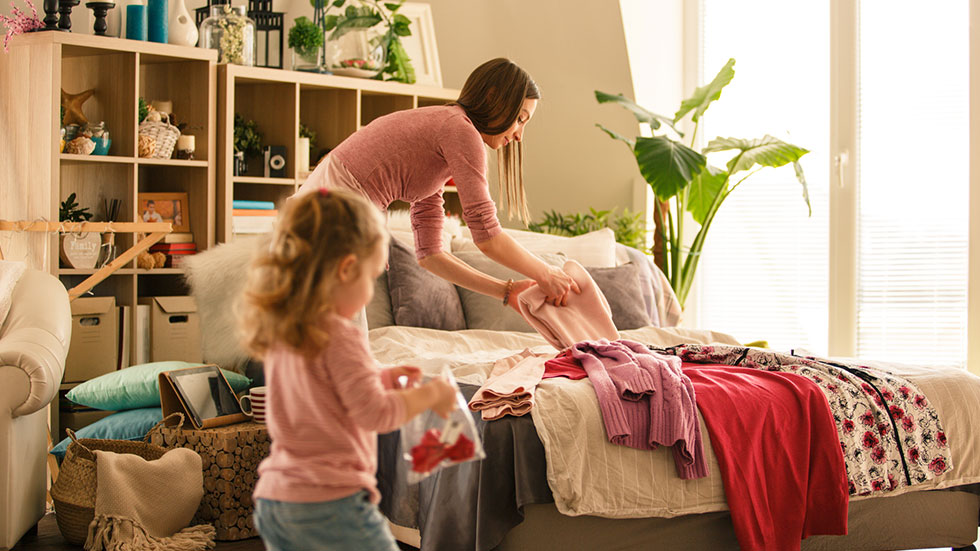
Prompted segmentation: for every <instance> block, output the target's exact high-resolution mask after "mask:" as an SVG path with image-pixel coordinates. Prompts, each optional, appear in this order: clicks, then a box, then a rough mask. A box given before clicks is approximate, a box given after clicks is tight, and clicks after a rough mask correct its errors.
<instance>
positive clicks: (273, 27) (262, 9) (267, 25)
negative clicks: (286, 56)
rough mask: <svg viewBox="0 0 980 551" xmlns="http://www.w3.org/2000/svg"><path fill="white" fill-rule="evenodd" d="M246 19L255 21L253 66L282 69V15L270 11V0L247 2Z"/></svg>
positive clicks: (249, 0)
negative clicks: (255, 49)
mask: <svg viewBox="0 0 980 551" xmlns="http://www.w3.org/2000/svg"><path fill="white" fill-rule="evenodd" d="M248 17H249V18H251V19H252V20H253V21H255V42H256V44H257V45H258V50H257V51H256V58H255V66H256V67H271V68H274V69H282V20H283V13H282V12H277V11H272V0H248Z"/></svg>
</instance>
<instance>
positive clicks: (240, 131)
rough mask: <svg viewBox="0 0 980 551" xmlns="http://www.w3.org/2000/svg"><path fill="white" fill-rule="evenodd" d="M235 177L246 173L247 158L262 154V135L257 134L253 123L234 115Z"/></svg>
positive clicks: (236, 114)
mask: <svg viewBox="0 0 980 551" xmlns="http://www.w3.org/2000/svg"><path fill="white" fill-rule="evenodd" d="M234 148H235V165H234V174H235V176H241V175H243V174H245V173H246V172H248V158H249V157H257V156H259V155H261V154H262V134H259V132H258V128H257V127H256V124H255V121H253V120H246V119H245V117H243V116H241V115H239V114H238V113H235V136H234Z"/></svg>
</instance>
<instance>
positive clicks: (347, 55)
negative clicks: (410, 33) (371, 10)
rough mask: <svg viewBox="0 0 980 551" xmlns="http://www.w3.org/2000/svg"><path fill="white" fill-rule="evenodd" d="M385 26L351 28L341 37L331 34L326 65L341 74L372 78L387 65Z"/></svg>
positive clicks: (327, 45)
mask: <svg viewBox="0 0 980 551" xmlns="http://www.w3.org/2000/svg"><path fill="white" fill-rule="evenodd" d="M384 31H385V29H384V25H375V26H374V27H371V28H368V29H351V30H347V32H345V33H343V34H342V35H340V36H336V37H335V36H334V35H329V36H328V38H327V43H326V62H327V68H328V69H329V70H330V72H331V73H333V74H335V75H341V76H349V77H361V78H373V77H374V76H376V75H377V74H378V73H380V72H381V71H382V70H383V69H384V67H385V52H386V48H385V32H384Z"/></svg>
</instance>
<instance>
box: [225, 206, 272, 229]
mask: <svg viewBox="0 0 980 551" xmlns="http://www.w3.org/2000/svg"><path fill="white" fill-rule="evenodd" d="M231 206H232V211H231V233H235V234H239V233H269V232H271V231H272V228H273V226H275V222H276V216H278V215H279V211H278V210H276V205H275V203H273V202H272V201H246V200H243V199H235V200H233V201H232V204H231Z"/></svg>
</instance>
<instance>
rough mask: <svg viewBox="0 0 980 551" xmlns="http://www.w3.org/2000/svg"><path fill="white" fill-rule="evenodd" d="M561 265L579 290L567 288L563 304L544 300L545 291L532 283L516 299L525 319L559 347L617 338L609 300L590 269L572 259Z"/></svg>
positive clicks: (560, 348) (562, 348)
mask: <svg viewBox="0 0 980 551" xmlns="http://www.w3.org/2000/svg"><path fill="white" fill-rule="evenodd" d="M562 269H563V270H565V273H567V274H568V275H570V276H572V279H574V280H575V282H576V283H578V286H579V288H580V289H581V290H582V292H581V293H580V294H576V293H575V292H570V293H569V294H568V303H567V304H566V305H565V306H553V305H551V304H548V303H547V302H545V300H544V299H545V295H544V291H542V290H541V288H540V287H538V286H537V285H534V286H532V287H530V288H529V289H528V290H526V291H524V292H523V293H521V296H520V297H518V300H517V302H518V303H519V304H520V307H521V314H523V315H524V319H526V320H527V322H528V323H530V324H531V327H533V328H534V329H536V330H537V332H538V333H540V334H541V336H542V337H544V338H545V339H547V340H548V342H550V343H551V344H552V346H554V347H555V348H557V349H558V350H564V349H565V348H568V347H569V346H572V345H573V344H575V343H577V342H581V341H590V340H598V339H608V340H610V341H616V340H619V331H617V330H616V325H615V324H613V321H612V312H611V310H610V309H609V303H607V302H606V297H604V296H603V295H602V291H600V290H599V286H598V285H596V284H595V281H593V280H592V277H591V276H590V275H589V272H587V271H585V268H583V267H582V265H581V264H579V263H578V262H576V261H574V260H569V261H568V262H566V263H565V265H564V266H563V267H562Z"/></svg>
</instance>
